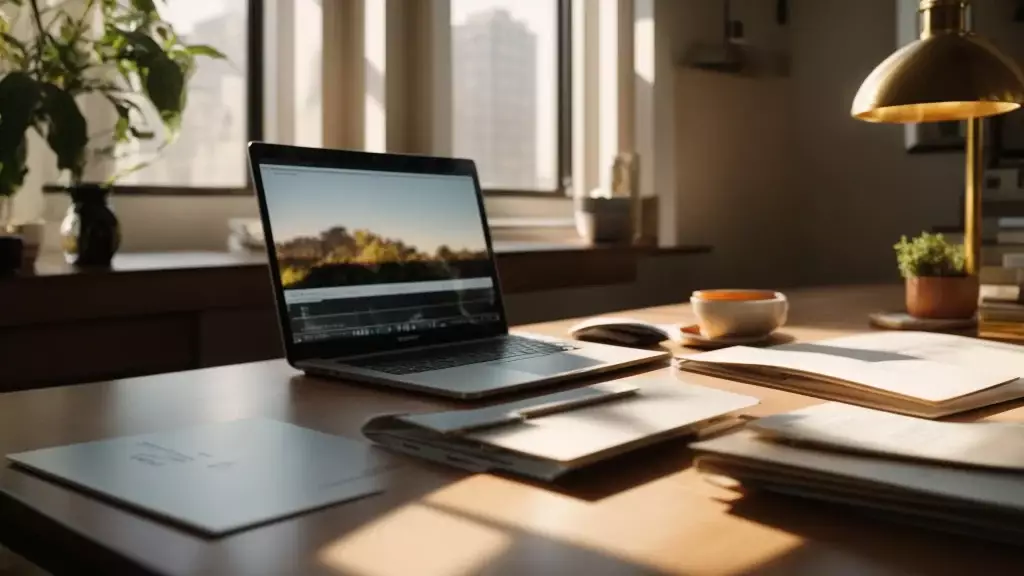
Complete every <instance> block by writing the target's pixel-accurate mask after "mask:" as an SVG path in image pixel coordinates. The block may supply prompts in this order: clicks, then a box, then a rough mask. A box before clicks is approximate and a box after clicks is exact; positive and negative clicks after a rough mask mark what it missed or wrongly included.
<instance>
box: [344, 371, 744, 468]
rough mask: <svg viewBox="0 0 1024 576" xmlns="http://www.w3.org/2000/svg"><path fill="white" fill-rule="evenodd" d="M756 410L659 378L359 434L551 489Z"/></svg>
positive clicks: (373, 426) (401, 421)
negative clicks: (577, 474) (570, 475)
mask: <svg viewBox="0 0 1024 576" xmlns="http://www.w3.org/2000/svg"><path fill="white" fill-rule="evenodd" d="M757 403H758V400H757V399H756V398H753V397H750V396H744V395H741V394H734V393H731V392H724V391H721V390H715V389H712V388H706V387H703V386H695V385H691V384H687V383H685V382H682V381H680V380H679V379H678V377H677V376H676V375H674V374H672V373H671V372H667V371H659V372H654V373H649V374H642V375H639V376H633V377H629V378H624V379H621V380H616V381H612V382H605V383H601V384H595V385H593V386H586V387H583V388H576V389H573V390H567V391H563V392H557V393H554V394H548V395H545V396H538V397H535V398H530V399H527V400H520V401H516V402H510V403H506V404H500V405H496V406H489V407H487V408H479V409H475V410H455V411H447V412H435V413H428V414H393V415H386V416H380V417H377V418H374V419H372V420H370V421H369V422H368V423H367V424H366V426H364V427H363V433H364V434H365V435H366V437H367V438H369V439H370V440H373V441H374V442H377V443H378V444H380V445H382V446H384V447H387V448H390V449H392V450H396V451H399V452H403V453H406V454H411V455H414V456H417V457H420V458H426V459H429V460H434V461H438V462H442V463H444V464H448V465H452V466H456V467H459V468H463V469H466V470H470V471H473V472H488V471H504V472H509V473H512V474H518V475H521V476H527V477H531V478H537V479H540V480H545V481H550V480H555V479H556V478H558V477H559V476H562V475H563V474H565V473H566V472H569V471H570V470H574V469H577V468H580V467H583V466H586V465H588V464H592V463H595V462H598V461H601V460H604V459H606V458H610V457H612V456H615V455H619V454H622V453H624V452H627V451H629V450H634V449H636V448H640V447H642V446H646V445H649V444H652V443H654V442H657V441H659V440H664V439H667V438H671V437H676V436H682V435H686V434H696V433H698V432H702V431H703V432H706V431H708V430H711V429H718V428H719V426H722V425H731V424H734V423H735V419H734V416H735V415H736V413H737V412H738V411H740V410H743V409H745V408H749V407H750V406H754V405H756V404H757Z"/></svg>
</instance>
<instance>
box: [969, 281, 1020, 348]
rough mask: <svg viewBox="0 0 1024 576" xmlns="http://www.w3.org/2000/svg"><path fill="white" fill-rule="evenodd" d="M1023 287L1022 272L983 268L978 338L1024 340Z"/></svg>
mask: <svg viewBox="0 0 1024 576" xmlns="http://www.w3.org/2000/svg"><path fill="white" fill-rule="evenodd" d="M1022 287H1024V269H1022V268H999V267H985V268H982V271H981V300H980V302H979V305H978V336H980V337H982V338H994V339H997V340H1024V291H1022V290H1021V288H1022Z"/></svg>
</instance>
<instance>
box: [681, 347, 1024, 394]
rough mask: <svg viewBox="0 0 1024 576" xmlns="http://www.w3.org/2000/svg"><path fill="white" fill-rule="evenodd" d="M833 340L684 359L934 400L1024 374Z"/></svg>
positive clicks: (740, 349) (985, 364)
mask: <svg viewBox="0 0 1024 576" xmlns="http://www.w3.org/2000/svg"><path fill="white" fill-rule="evenodd" d="M831 344H832V341H825V342H818V343H813V344H803V345H800V346H802V348H800V349H793V348H789V349H787V348H783V347H780V348H750V347H746V346H734V347H732V348H725V349H722V350H715V351H712V352H705V353H702V354H695V355H692V356H687V357H685V358H683V359H682V360H683V361H684V362H697V363H710V364H719V365H722V364H724V365H730V364H732V365H740V366H758V367H770V368H775V369H778V370H781V371H795V372H801V373H805V374H814V375H819V376H821V377H824V378H828V379H832V380H838V381H843V382H848V383H850V384H853V385H858V386H863V387H866V388H869V389H874V390H877V391H879V392H880V393H888V394H894V395H897V396H901V397H905V398H909V399H914V400H919V401H923V402H930V403H942V402H946V401H949V400H953V399H955V398H960V397H962V396H967V395H969V394H974V393H976V392H979V391H982V390H986V389H988V388H992V387H994V386H998V385H1000V384H1005V383H1007V382H1010V381H1012V380H1015V379H1017V377H1018V374H1024V369H1017V368H1014V367H1006V366H1003V365H1000V364H998V363H992V362H984V361H979V362H977V363H976V364H971V363H969V362H967V360H966V358H965V357H964V356H962V355H961V356H960V357H959V358H958V361H956V362H945V361H941V360H933V359H921V358H916V357H913V356H911V355H909V354H901V353H891V354H879V355H873V356H872V355H870V354H863V356H865V357H869V358H871V360H861V359H858V358H856V357H853V354H851V351H850V349H847V348H844V347H841V346H831ZM869 352H870V351H869ZM854 354H855V353H854ZM684 366H685V364H684Z"/></svg>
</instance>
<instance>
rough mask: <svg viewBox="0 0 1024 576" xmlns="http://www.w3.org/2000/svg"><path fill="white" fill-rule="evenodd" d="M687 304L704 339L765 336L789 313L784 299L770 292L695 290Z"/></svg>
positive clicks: (783, 322)
mask: <svg viewBox="0 0 1024 576" xmlns="http://www.w3.org/2000/svg"><path fill="white" fill-rule="evenodd" d="M690 304H691V307H692V309H693V313H694V315H695V316H696V317H697V324H698V325H699V326H700V333H701V335H703V336H704V337H705V338H726V337H729V338H736V337H739V338H742V337H756V336H767V335H768V334H771V333H772V332H773V331H774V330H775V329H776V328H778V327H779V326H782V325H783V324H785V323H786V316H787V314H788V313H789V302H788V301H787V300H786V296H785V295H784V294H782V293H781V292H774V291H771V290H697V291H696V292H694V293H693V295H692V296H690Z"/></svg>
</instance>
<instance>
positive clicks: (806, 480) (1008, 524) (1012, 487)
mask: <svg viewBox="0 0 1024 576" xmlns="http://www.w3.org/2000/svg"><path fill="white" fill-rule="evenodd" d="M1022 432H1024V426H1021V425H1018V424H1006V423H971V424H962V423H947V422H932V421H928V420H921V419H917V418H912V417H909V416H901V415H895V414H890V413H886V412H880V411H874V410H867V409H863V408H858V407H851V406H843V405H837V404H825V405H821V406H815V407H812V408H808V409H805V410H801V411H798V412H793V413H790V414H784V415H779V416H773V417H770V418H765V419H762V420H758V421H756V422H754V423H751V424H749V425H748V426H747V428H746V429H744V430H742V431H739V432H736V433H733V434H729V435H726V436H722V437H719V438H715V439H713V440H708V441H704V442H699V443H696V444H694V445H692V448H693V449H694V451H695V452H696V466H697V469H698V470H699V471H700V472H701V473H703V474H705V475H706V476H707V477H708V478H709V479H710V480H711V481H713V482H715V483H718V484H722V485H725V486H728V487H732V488H742V489H743V490H744V492H745V493H749V492H750V490H751V489H755V490H763V491H768V492H777V493H782V494H787V495H791V496H797V497H802V498H810V499H815V500H824V501H830V502H834V503H839V504H845V505H850V506H855V507H856V508H857V509H858V510H860V511H865V512H868V513H870V514H873V515H878V516H881V517H883V518H888V519H892V520H896V521H901V522H908V523H911V524H914V525H919V526H923V527H928V528H933V529H938V530H945V531H950V532H956V533H962V534H968V535H973V536H980V537H984V538H990V539H995V540H1000V541H1008V542H1014V543H1018V544H1019V543H1020V542H1022V541H1024V452H1021V451H1020V448H1021V446H1022V442H1021V441H1020V437H1021V433H1022Z"/></svg>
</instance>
